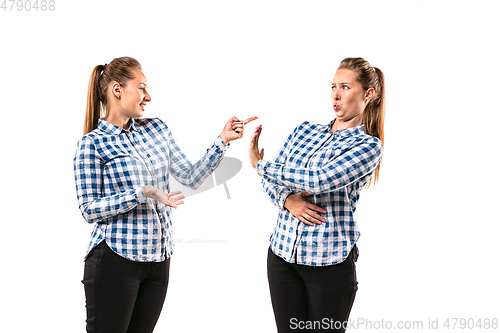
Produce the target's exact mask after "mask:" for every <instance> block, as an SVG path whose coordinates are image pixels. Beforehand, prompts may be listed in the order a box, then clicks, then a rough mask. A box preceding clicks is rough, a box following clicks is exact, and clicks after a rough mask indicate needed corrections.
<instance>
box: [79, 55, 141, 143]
mask: <svg viewBox="0 0 500 333" xmlns="http://www.w3.org/2000/svg"><path fill="white" fill-rule="evenodd" d="M134 69H139V70H142V66H141V64H140V63H139V62H138V61H137V60H135V59H134V58H132V57H120V58H115V59H113V61H111V62H110V63H109V64H106V65H97V66H95V67H94V69H93V70H92V74H91V75H90V80H89V88H88V92H87V110H86V112H85V122H84V125H83V135H85V134H87V133H90V132H92V131H93V130H95V129H96V128H97V126H98V124H99V119H100V118H101V117H102V116H104V114H105V113H106V107H107V104H108V96H107V92H108V87H109V85H110V84H111V83H112V82H117V83H118V84H120V85H121V86H123V87H124V86H125V85H126V83H127V81H129V80H132V79H133V78H134V77H135V76H134V73H133V70H134Z"/></svg>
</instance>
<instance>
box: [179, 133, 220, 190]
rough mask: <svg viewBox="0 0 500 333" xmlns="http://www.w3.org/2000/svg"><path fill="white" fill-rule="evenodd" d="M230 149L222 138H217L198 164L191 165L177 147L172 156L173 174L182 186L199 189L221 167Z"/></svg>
mask: <svg viewBox="0 0 500 333" xmlns="http://www.w3.org/2000/svg"><path fill="white" fill-rule="evenodd" d="M228 147H229V146H228V145H226V144H225V143H224V141H223V140H222V139H221V138H220V137H217V139H216V140H215V142H214V143H213V144H212V146H211V147H210V148H209V149H207V151H206V153H205V154H204V155H203V157H202V158H200V160H199V161H198V162H196V163H194V164H191V162H190V161H189V160H188V159H187V157H186V156H185V155H184V154H183V153H182V152H181V151H180V149H179V148H178V147H177V146H175V147H174V149H173V150H172V154H171V166H170V171H171V174H172V175H173V176H174V178H175V179H176V180H177V181H178V182H180V183H181V184H183V185H185V186H188V187H191V188H192V189H197V188H198V187H199V186H200V185H201V184H202V183H203V181H204V180H205V179H206V178H207V177H208V176H210V175H211V174H212V173H213V172H214V170H215V169H216V168H217V167H218V166H219V164H220V162H221V161H222V159H223V158H224V154H225V151H226V150H227V149H228Z"/></svg>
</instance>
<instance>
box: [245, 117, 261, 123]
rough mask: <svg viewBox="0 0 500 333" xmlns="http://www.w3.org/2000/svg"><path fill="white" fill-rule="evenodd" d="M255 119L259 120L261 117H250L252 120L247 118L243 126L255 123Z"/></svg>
mask: <svg viewBox="0 0 500 333" xmlns="http://www.w3.org/2000/svg"><path fill="white" fill-rule="evenodd" d="M255 119H259V117H250V118H247V119H245V120H244V121H243V125H246V124H248V123H249V122H251V121H254V120H255Z"/></svg>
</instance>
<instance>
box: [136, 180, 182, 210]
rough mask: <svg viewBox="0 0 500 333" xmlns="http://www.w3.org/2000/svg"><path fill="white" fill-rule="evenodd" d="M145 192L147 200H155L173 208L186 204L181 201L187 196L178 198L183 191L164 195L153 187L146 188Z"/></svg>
mask: <svg viewBox="0 0 500 333" xmlns="http://www.w3.org/2000/svg"><path fill="white" fill-rule="evenodd" d="M143 190H144V194H146V197H147V198H151V199H155V200H156V201H158V202H161V203H162V204H164V205H167V206H170V207H173V208H177V206H178V205H182V204H183V203H184V201H181V200H182V199H184V198H185V196H183V195H181V196H177V195H179V194H182V192H181V191H175V192H170V193H164V192H162V191H160V190H159V189H157V188H156V187H153V186H151V185H146V186H144V187H143Z"/></svg>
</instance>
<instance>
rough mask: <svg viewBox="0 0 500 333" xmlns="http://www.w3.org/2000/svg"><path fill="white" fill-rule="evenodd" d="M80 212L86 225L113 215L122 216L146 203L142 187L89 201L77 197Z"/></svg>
mask: <svg viewBox="0 0 500 333" xmlns="http://www.w3.org/2000/svg"><path fill="white" fill-rule="evenodd" d="M78 200H79V202H80V211H81V213H82V216H83V217H84V218H85V220H86V221H87V222H88V223H99V222H102V221H104V220H106V219H107V218H110V217H113V216H115V215H119V214H124V213H127V212H129V211H130V210H132V209H134V208H135V207H137V206H138V205H139V204H142V203H146V200H147V199H146V195H145V194H144V190H143V187H137V188H136V189H132V190H128V191H125V192H121V193H117V194H115V195H111V196H107V197H101V198H95V199H90V200H89V198H84V197H78Z"/></svg>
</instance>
